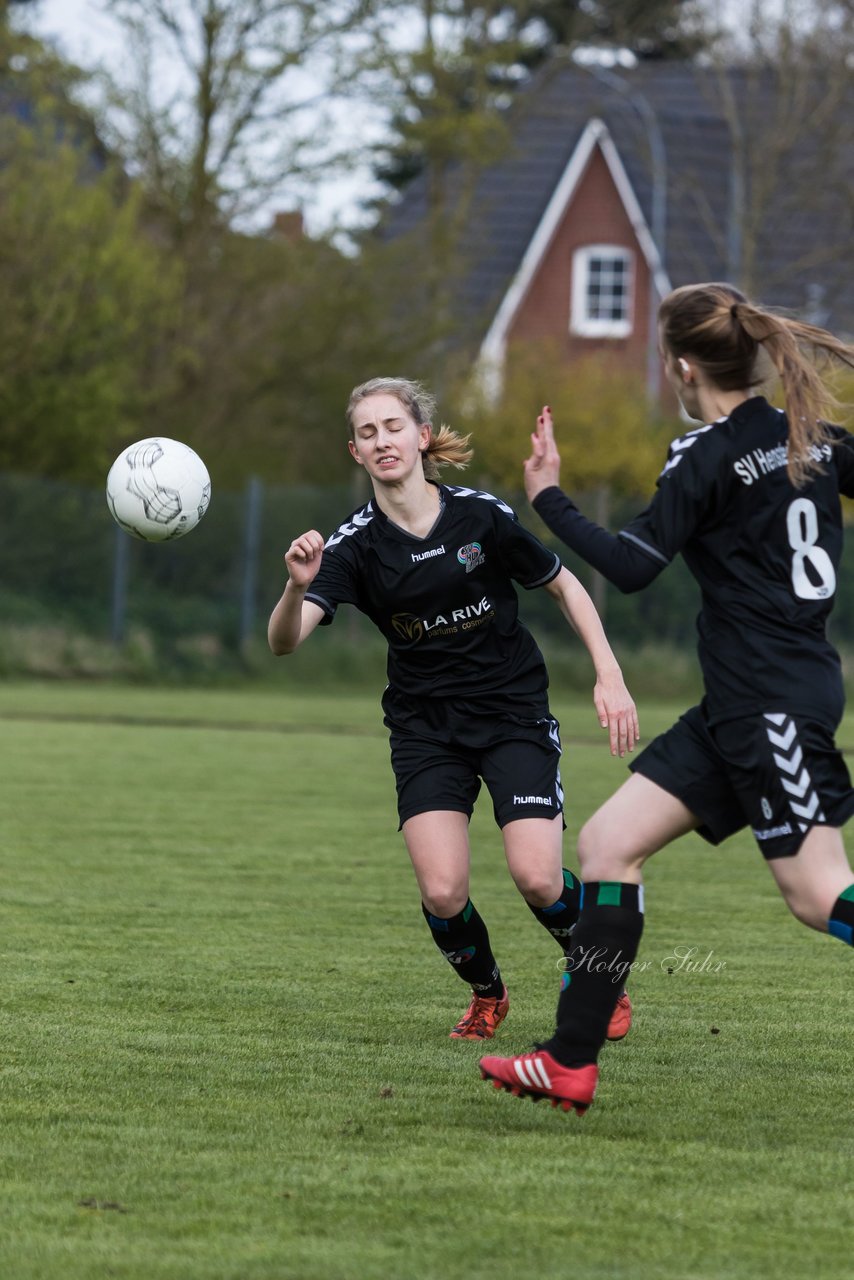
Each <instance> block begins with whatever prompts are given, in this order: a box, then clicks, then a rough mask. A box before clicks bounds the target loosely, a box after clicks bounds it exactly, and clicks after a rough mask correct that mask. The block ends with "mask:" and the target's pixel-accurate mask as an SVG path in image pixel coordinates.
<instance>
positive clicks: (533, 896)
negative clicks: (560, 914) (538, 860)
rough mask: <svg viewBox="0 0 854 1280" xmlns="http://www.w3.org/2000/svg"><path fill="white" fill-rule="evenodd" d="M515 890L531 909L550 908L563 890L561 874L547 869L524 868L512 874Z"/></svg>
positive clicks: (559, 871)
mask: <svg viewBox="0 0 854 1280" xmlns="http://www.w3.org/2000/svg"><path fill="white" fill-rule="evenodd" d="M513 880H514V883H515V885H516V888H517V889H518V890H519V892H520V893H521V895H522V897H523V898H524V899H525V901H526V902H528V903H530V905H531V906H532V907H550V906H551V905H552V903H553V902H556V901H557V899H558V898H559V897H560V895H561V892H562V890H563V873H562V871H561V870H560V869H559V868H558V870H557V871H555V870H553V869H551V868H548V869H543V868H538V867H525V868H523V869H522V870H519V871H516V872H514V873H513Z"/></svg>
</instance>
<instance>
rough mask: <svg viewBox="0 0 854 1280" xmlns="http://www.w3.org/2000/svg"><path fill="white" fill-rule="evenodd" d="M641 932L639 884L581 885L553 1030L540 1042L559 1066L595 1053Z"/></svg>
mask: <svg viewBox="0 0 854 1280" xmlns="http://www.w3.org/2000/svg"><path fill="white" fill-rule="evenodd" d="M642 932H643V886H642V885H637V884H620V883H618V882H616V881H610V880H591V881H588V882H587V883H586V884H585V885H584V896H583V901H582V906H581V913H580V915H579V917H578V924H577V925H576V927H575V933H574V934H573V936H572V947H571V949H570V951H569V953H568V956H567V968H566V972H565V973H564V975H563V980H562V983H561V993H560V997H559V998H558V1004H557V1029H556V1030H555V1033H554V1036H553V1037H552V1039H551V1040H549V1041H547V1042H546V1043H545V1044H544V1045H543V1046H542V1047H543V1048H544V1049H546V1050H548V1052H549V1053H550V1054H551V1055H552V1057H553V1058H556V1059H557V1061H558V1062H561V1063H563V1065H564V1066H567V1067H570V1066H576V1065H580V1064H582V1063H585V1062H595V1061H596V1059H597V1057H598V1056H599V1050H600V1049H601V1048H602V1045H603V1044H604V1043H605V1037H606V1035H607V1031H608V1023H609V1022H610V1020H611V1014H612V1013H613V1012H614V1007H615V1005H616V1003H617V997H618V996H619V994H620V992H621V991H622V990H623V987H624V985H625V980H626V976H627V974H628V972H629V965H631V963H632V961H633V960H634V958H635V956H636V955H637V952H638V946H639V944H640V940H641V934H642Z"/></svg>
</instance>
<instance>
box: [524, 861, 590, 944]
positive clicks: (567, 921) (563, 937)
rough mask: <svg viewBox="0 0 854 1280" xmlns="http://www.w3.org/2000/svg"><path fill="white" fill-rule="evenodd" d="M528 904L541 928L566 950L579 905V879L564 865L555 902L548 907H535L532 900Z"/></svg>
mask: <svg viewBox="0 0 854 1280" xmlns="http://www.w3.org/2000/svg"><path fill="white" fill-rule="evenodd" d="M526 901H527V899H526ZM528 906H529V907H530V909H531V913H532V914H533V915H534V916H536V918H537V919H538V920H539V922H540V924H541V925H542V926H543V928H544V929H547V930H548V931H549V933H550V934H551V935H552V937H553V938H554V940H555V942H556V943H557V944H558V946H559V947H560V949H561V951H568V950H569V948H570V945H571V943H570V939H571V937H572V933H573V931H574V929H575V922H576V920H577V919H578V912H579V909H580V907H581V881H580V880H578V879H577V878H576V877H575V876H574V875H573V874H572V872H571V871H567V869H566V867H564V869H563V891H562V892H561V895H560V897H559V898H558V900H557V902H553V903H552V905H551V906H550V907H535V906H534V904H533V902H529V903H528Z"/></svg>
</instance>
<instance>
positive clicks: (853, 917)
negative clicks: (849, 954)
mask: <svg viewBox="0 0 854 1280" xmlns="http://www.w3.org/2000/svg"><path fill="white" fill-rule="evenodd" d="M827 932H828V933H829V934H830V935H831V937H834V938H839V940H840V942H847V943H848V945H849V947H854V884H851V885H849V886H848V888H847V889H843V891H842V893H840V895H839V897H838V898H837V899H836V901H835V902H834V904H833V906H832V908H831V911H830V919H829V920H828V922H827Z"/></svg>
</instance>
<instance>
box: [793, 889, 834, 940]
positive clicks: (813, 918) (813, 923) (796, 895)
mask: <svg viewBox="0 0 854 1280" xmlns="http://www.w3.org/2000/svg"><path fill="white" fill-rule="evenodd" d="M783 897H784V899H785V902H786V906H787V907H788V908H789V910H790V911H791V913H792V915H793V916H794V917H795V919H796V920H799V921H800V923H801V924H805V925H806V926H807V928H808V929H818V930H819V932H822V933H823V932H826V930H827V917H828V912H827V909H826V907H825V905H824V903H821V902H818V901H817V900H816V898H815V896H814V895H813V894H812V893H810V892H809V889H800V888H798V889H787V890H784V892H783Z"/></svg>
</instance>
